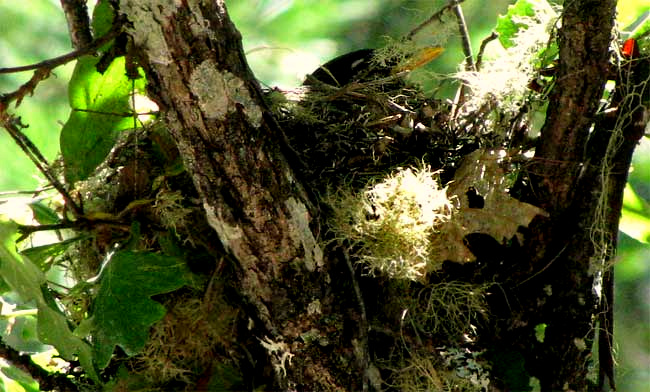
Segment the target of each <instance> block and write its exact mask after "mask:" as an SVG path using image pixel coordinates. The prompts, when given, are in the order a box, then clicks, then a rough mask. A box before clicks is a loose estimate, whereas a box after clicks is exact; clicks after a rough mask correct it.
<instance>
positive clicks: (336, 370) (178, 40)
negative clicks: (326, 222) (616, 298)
mask: <svg viewBox="0 0 650 392" xmlns="http://www.w3.org/2000/svg"><path fill="white" fill-rule="evenodd" d="M615 4H616V2H615V1H614V0H607V1H593V0H592V1H588V0H578V1H572V2H568V4H567V6H566V8H565V10H564V13H563V19H562V27H561V29H560V34H559V37H560V39H559V48H560V60H559V66H558V68H557V76H556V84H555V87H554V88H553V91H552V93H551V97H550V102H551V104H550V105H549V108H548V112H547V120H546V124H545V125H544V127H543V129H542V133H541V137H540V139H539V143H538V145H537V150H536V153H535V158H534V160H533V163H532V164H531V166H530V170H529V172H530V175H529V178H528V179H527V186H526V187H522V189H523V188H525V189H532V192H529V193H528V194H529V195H531V196H528V201H529V202H531V203H533V204H536V205H538V206H540V207H542V208H544V209H545V210H546V211H547V212H548V213H549V214H550V217H548V218H542V217H538V218H537V219H535V220H534V222H533V223H532V224H531V225H530V226H529V229H528V235H527V237H526V242H525V243H524V244H523V249H522V250H520V251H518V253H517V255H518V257H519V258H518V259H517V260H514V261H513V257H512V255H508V256H507V257H506V256H504V259H507V260H510V262H509V264H508V263H506V265H504V266H503V267H502V268H504V270H503V273H505V272H507V273H509V274H511V275H512V276H511V278H510V279H509V280H508V282H509V283H508V284H504V285H503V286H502V287H501V288H500V289H501V292H502V294H503V295H499V299H496V300H494V301H496V302H499V304H498V305H494V306H493V311H494V313H495V314H494V315H492V316H491V317H492V318H494V320H493V321H491V322H490V323H491V324H490V326H489V327H486V328H485V330H488V331H491V333H492V334H493V336H491V337H490V338H489V339H488V340H490V341H491V342H492V345H493V346H494V347H499V348H500V351H499V353H500V354H503V355H501V356H495V357H494V360H495V361H496V360H499V359H498V358H501V359H503V358H506V357H507V358H509V359H508V360H510V359H512V358H513V356H509V357H508V355H509V354H508V353H517V356H518V355H522V356H523V357H524V358H525V363H526V365H525V368H526V370H527V372H528V373H529V374H531V375H533V376H535V377H537V378H538V379H539V380H540V383H541V386H542V390H543V391H559V390H575V391H585V390H587V381H586V379H587V371H588V367H587V364H588V362H589V361H588V359H589V358H588V357H589V355H590V352H591V345H592V339H593V337H594V331H595V329H594V328H595V325H594V323H595V321H594V317H595V316H596V315H598V314H599V312H602V311H603V307H602V306H601V303H602V301H601V300H600V288H599V287H600V286H602V280H603V278H605V281H607V279H611V275H610V273H609V272H608V269H607V268H606V266H603V265H602V263H603V260H607V259H608V257H611V254H612V252H613V250H614V246H615V237H616V233H617V226H618V217H619V215H620V210H621V200H622V191H623V186H624V184H625V181H626V174H627V169H628V167H629V162H630V159H631V154H632V150H633V148H634V146H635V145H636V142H637V140H638V138H639V137H640V134H639V133H638V127H639V126H641V129H643V127H642V125H641V124H638V123H639V121H636V122H632V123H630V124H629V125H628V126H627V127H626V128H625V129H624V130H623V134H622V135H620V134H618V133H616V132H613V131H612V129H613V128H612V126H611V124H610V123H608V122H607V121H606V120H605V119H602V120H601V119H599V115H598V114H597V109H598V104H599V100H600V98H601V97H602V93H603V88H604V86H605V82H606V81H607V79H608V77H609V75H610V66H609V60H608V59H609V56H610V53H609V47H610V40H611V31H612V27H613V20H614V9H615ZM118 12H119V14H120V15H121V16H123V17H124V18H125V19H126V20H127V23H128V26H129V27H128V29H127V32H128V34H129V35H130V36H131V38H132V42H133V49H132V51H131V53H132V54H134V55H135V56H136V57H137V60H138V62H139V64H140V65H141V66H142V67H143V68H144V69H145V71H146V75H147V78H148V81H149V84H148V93H149V96H150V97H151V98H152V99H153V100H155V101H156V102H157V103H158V105H159V107H160V110H161V113H162V116H163V119H164V121H165V124H166V125H167V127H168V129H169V131H170V133H171V135H172V136H173V139H174V141H175V142H176V144H177V146H178V149H179V151H180V154H181V157H182V159H183V162H184V164H185V167H186V169H187V171H188V172H189V173H190V175H191V177H192V180H193V183H194V186H195V187H196V190H197V192H198V194H199V197H200V199H201V202H202V204H203V207H204V210H205V214H206V217H207V221H208V223H209V225H210V226H211V227H212V229H213V230H214V231H215V232H216V234H217V235H218V238H219V239H220V242H221V245H222V246H223V250H224V251H225V252H226V253H227V254H228V255H229V257H230V258H232V259H233V260H234V263H235V269H236V271H237V273H236V277H237V281H236V282H235V283H234V286H235V287H236V288H237V291H238V293H239V295H240V296H241V306H242V309H243V310H244V312H245V315H246V316H245V317H246V318H248V319H249V320H251V321H252V324H253V325H252V326H249V327H248V328H240V330H239V335H238V336H237V339H238V341H239V343H240V347H242V350H241V351H242V352H240V356H241V357H244V356H249V357H250V356H252V357H253V358H254V361H251V363H253V362H255V365H251V366H252V367H253V368H252V369H250V370H249V371H250V372H253V373H255V372H257V373H258V374H256V375H255V377H256V378H257V380H256V382H257V383H258V385H259V384H266V386H267V387H270V388H272V389H279V390H305V391H320V390H322V391H331V390H362V389H363V390H367V389H369V388H376V389H379V388H380V385H379V384H380V377H379V371H378V370H377V368H376V366H375V365H373V364H372V361H371V360H370V358H369V348H368V345H369V343H368V333H369V329H368V325H367V322H368V320H367V319H366V317H367V315H366V309H364V307H363V306H364V305H363V297H364V296H366V298H367V297H368V296H374V295H376V296H377V298H373V301H376V302H377V303H378V304H381V303H382V301H386V302H388V301H389V299H390V298H387V297H381V296H382V295H389V294H390V293H391V290H392V289H385V290H382V289H377V287H381V285H382V284H383V283H384V281H383V280H381V279H375V280H374V281H372V282H370V283H368V281H370V280H372V279H370V278H368V279H366V281H365V282H366V283H364V284H365V285H366V286H367V287H370V289H369V290H374V291H373V292H371V293H364V294H361V293H360V292H359V284H358V283H357V282H356V281H355V278H354V273H351V272H350V270H349V268H348V265H350V260H349V259H348V257H347V255H346V254H345V252H341V251H338V250H336V249H327V251H324V249H323V248H322V246H321V245H320V244H319V242H318V241H317V238H319V236H320V235H321V233H320V232H319V227H320V225H319V222H318V221H317V218H319V216H318V211H319V209H318V208H317V207H316V203H317V201H316V200H313V199H312V198H310V194H311V193H310V192H309V189H307V185H306V184H304V183H301V180H300V174H299V165H300V160H299V159H298V158H297V157H296V154H295V153H294V151H293V150H292V148H291V146H290V145H289V143H288V142H287V138H286V136H285V135H284V133H283V131H282V130H281V129H280V127H279V126H278V123H277V122H276V120H275V119H274V118H273V115H272V114H271V113H270V111H269V109H268V108H267V105H266V103H265V101H264V99H263V95H262V92H261V89H260V86H259V84H258V83H257V81H256V80H255V77H254V75H253V74H252V72H251V71H250V69H249V67H248V65H247V63H246V59H245V56H244V54H243V50H242V44H241V37H240V34H239V32H238V31H237V30H236V28H235V26H234V25H233V24H232V22H231V21H230V19H229V17H228V13H227V11H226V7H225V5H224V4H223V1H221V0H216V1H207V0H205V1H199V0H188V1H183V2H172V1H165V0H121V1H119V10H118ZM626 105H628V107H633V108H635V107H637V105H638V102H633V103H631V102H627V103H626ZM636 115H637V116H638V115H639V113H638V112H637V114H636ZM594 124H596V125H595V128H593V130H590V129H591V127H592V126H593V125H594ZM632 128H633V129H632ZM620 137H622V139H620V140H619V139H616V140H614V139H615V138H620ZM621 143H622V144H621ZM605 185H607V186H605ZM532 195H534V196H532ZM603 217H604V218H603ZM594 225H597V226H594ZM595 236H597V239H594V238H595ZM603 274H604V276H603ZM450 276H451V275H450ZM362 286H363V285H362ZM366 286H364V287H366ZM367 287H366V288H367ZM496 291H497V292H499V290H496ZM413 295H417V294H416V293H415V294H413ZM495 296H497V294H495ZM610 301H611V299H610ZM506 304H507V305H506ZM607 305H609V306H611V302H610V303H608V304H607ZM610 322H611V320H610ZM538 325H546V332H545V337H544V339H543V342H540V339H538V338H536V335H535V327H536V326H538ZM601 327H602V325H601ZM396 330H397V329H394V330H393V332H395V331H396ZM306 336H309V337H310V338H309V339H307V338H306ZM387 336H390V333H387ZM398 340H399V338H395V339H394V340H391V339H389V338H387V337H386V338H385V340H383V341H382V339H380V338H377V337H376V338H375V340H374V341H373V342H374V344H376V345H378V346H381V345H384V344H385V345H391V344H396V343H395V342H397V341H398ZM308 341H309V342H311V343H309V342H308ZM314 341H317V342H320V343H319V344H314V343H313V342H314ZM601 343H602V342H601ZM435 344H436V343H435V342H434V343H432V346H434V347H435ZM601 345H602V344H601ZM374 350H375V351H380V350H381V349H380V348H375V349H374ZM504 353H505V354H504ZM607 358H608V356H607V355H604V356H603V357H602V359H601V361H603V359H607ZM604 365H607V364H606V363H605V364H604ZM506 372H507V369H506V370H503V366H502V367H501V375H500V376H499V375H497V376H495V377H501V378H505V377H506V376H505V373H506ZM497 373H498V372H497ZM611 373H612V372H611V369H610V368H606V369H605V370H604V376H606V377H612V374H611ZM270 384H272V385H270ZM492 385H493V388H494V390H498V387H497V386H498V385H499V382H498V381H497V380H496V379H495V381H494V382H493V383H492ZM525 387H526V388H527V385H526V386H525ZM522 390H527V389H522Z"/></svg>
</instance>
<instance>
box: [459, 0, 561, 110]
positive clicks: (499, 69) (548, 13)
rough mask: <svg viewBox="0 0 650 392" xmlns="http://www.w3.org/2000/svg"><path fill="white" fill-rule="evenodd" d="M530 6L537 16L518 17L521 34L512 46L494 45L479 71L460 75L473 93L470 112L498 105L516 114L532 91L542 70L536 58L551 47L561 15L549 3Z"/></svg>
mask: <svg viewBox="0 0 650 392" xmlns="http://www.w3.org/2000/svg"><path fill="white" fill-rule="evenodd" d="M530 6H531V7H533V8H534V13H533V15H534V16H531V17H517V18H514V21H515V22H516V23H517V24H518V25H519V32H518V33H517V34H516V35H515V37H513V39H512V46H510V47H508V48H503V47H502V46H501V45H499V44H494V45H490V47H491V49H493V50H494V51H495V52H496V53H491V54H490V55H491V56H490V57H491V58H490V59H487V60H484V61H483V64H482V66H481V69H480V70H479V71H478V72H470V71H463V72H460V73H458V78H459V79H461V80H463V81H464V83H465V84H466V85H467V86H468V87H469V88H470V91H471V98H470V99H469V100H468V101H467V103H466V106H465V110H466V111H467V112H473V111H476V110H477V109H479V108H482V107H485V106H486V105H487V106H488V107H489V106H491V104H490V103H491V102H498V103H499V108H500V109H501V110H503V111H504V112H506V113H507V112H510V113H513V114H514V113H516V112H517V111H518V110H519V107H520V106H521V104H522V103H523V101H524V97H525V96H526V95H527V94H528V93H529V92H530V90H529V88H528V86H529V84H530V82H531V80H533V79H534V78H535V76H536V68H537V67H539V64H535V62H534V59H536V58H538V56H536V54H538V53H540V52H541V51H542V50H544V49H545V48H546V47H547V46H548V42H549V37H550V33H551V31H552V29H553V28H554V27H555V24H556V22H557V20H558V15H557V13H556V12H555V10H554V9H553V8H552V7H551V6H549V5H548V4H547V3H546V2H530ZM495 42H498V41H495Z"/></svg>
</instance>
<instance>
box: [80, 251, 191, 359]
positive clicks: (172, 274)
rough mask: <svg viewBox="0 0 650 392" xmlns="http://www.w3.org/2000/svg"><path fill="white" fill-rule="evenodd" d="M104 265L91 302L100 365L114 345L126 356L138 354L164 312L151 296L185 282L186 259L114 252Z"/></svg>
mask: <svg viewBox="0 0 650 392" xmlns="http://www.w3.org/2000/svg"><path fill="white" fill-rule="evenodd" d="M107 263H108V264H107V265H106V266H105V267H104V270H103V271H102V273H101V277H100V287H99V291H98V293H97V297H96V299H95V303H94V306H93V308H94V312H93V319H94V324H95V328H94V333H93V337H94V342H95V344H94V351H95V358H96V363H97V365H98V366H99V367H100V368H104V367H106V366H107V365H108V362H109V360H110V359H111V355H112V353H113V350H114V348H115V346H117V345H119V346H120V347H122V349H124V352H125V353H126V354H127V355H134V354H137V353H139V352H140V351H141V350H142V349H143V348H144V345H145V343H146V342H147V339H148V337H149V328H151V325H153V323H155V322H156V321H158V320H160V319H161V318H162V317H163V316H164V315H165V308H164V307H163V306H162V305H161V304H160V303H158V302H156V301H154V300H152V299H151V296H152V295H156V294H162V293H167V292H171V291H174V290H176V289H178V288H180V287H182V286H183V285H185V284H186V282H188V280H189V279H188V278H187V276H188V270H187V267H186V265H185V262H184V261H183V260H181V259H179V258H176V257H169V256H163V255H158V254H154V253H148V252H133V251H121V252H117V253H115V254H114V255H113V256H112V257H111V258H110V260H109V261H108V262H107Z"/></svg>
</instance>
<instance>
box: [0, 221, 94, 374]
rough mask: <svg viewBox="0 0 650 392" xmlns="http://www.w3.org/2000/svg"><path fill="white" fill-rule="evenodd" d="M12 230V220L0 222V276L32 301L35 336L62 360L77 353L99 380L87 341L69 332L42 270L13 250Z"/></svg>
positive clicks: (87, 371) (13, 237)
mask: <svg viewBox="0 0 650 392" xmlns="http://www.w3.org/2000/svg"><path fill="white" fill-rule="evenodd" d="M16 233H17V226H16V225H15V224H13V223H9V222H4V223H2V224H0V276H2V278H3V280H4V281H5V282H6V283H7V284H8V285H9V287H10V288H11V290H13V291H15V292H16V293H18V294H19V295H20V296H21V297H22V298H23V299H24V300H26V301H34V302H35V303H36V308H37V309H38V316H37V323H38V327H37V328H38V338H39V340H40V341H41V342H43V343H45V344H50V345H52V346H54V347H56V349H57V350H58V351H59V354H60V355H61V357H63V358H64V359H66V360H73V359H75V356H77V357H78V358H79V362H80V363H81V366H83V368H84V370H85V371H86V374H88V376H89V377H90V378H91V379H93V380H94V381H96V382H99V377H98V375H97V372H95V368H94V366H93V361H92V350H91V347H90V345H89V344H88V343H86V342H85V341H83V340H82V339H80V338H79V337H77V336H75V335H73V334H72V331H71V330H70V328H69V326H68V321H67V319H66V317H65V315H63V313H61V311H59V309H58V308H57V307H56V304H55V302H54V298H53V297H52V296H51V295H50V294H49V292H48V290H46V289H44V288H45V287H46V279H45V275H44V274H43V272H41V270H40V269H39V268H38V267H37V266H36V265H34V263H32V262H31V261H30V260H29V259H28V258H26V257H24V256H23V257H21V256H19V255H18V254H17V253H16V252H15V246H14V244H13V241H14V240H15V237H16Z"/></svg>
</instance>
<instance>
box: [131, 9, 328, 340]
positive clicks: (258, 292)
mask: <svg viewBox="0 0 650 392" xmlns="http://www.w3.org/2000/svg"><path fill="white" fill-rule="evenodd" d="M119 7H120V10H119V12H120V13H121V14H122V15H123V16H124V17H126V18H127V19H128V21H129V27H128V28H127V32H128V33H129V34H130V35H131V37H132V39H133V44H134V47H135V48H134V53H135V54H137V56H138V62H139V64H140V65H142V66H143V67H144V68H145V71H146V75H147V78H148V79H149V91H148V93H149V95H150V96H151V98H152V99H154V100H155V101H156V102H157V103H158V105H159V106H160V108H161V112H162V113H163V115H164V120H165V122H166V124H167V126H168V127H169V129H170V132H171V134H172V135H173V138H174V140H175V142H176V143H177V145H178V147H179V150H180V153H181V155H182V158H183V162H184V164H185V167H186V169H187V170H188V172H189V173H190V175H191V176H192V179H193V181H194V184H195V186H196V188H197V191H198V193H199V195H200V197H201V199H202V202H203V206H204V209H205V212H206V215H207V219H208V222H209V223H210V225H211V227H212V228H213V229H214V230H215V231H216V232H217V233H218V235H219V238H220V240H221V243H222V245H223V247H224V248H225V249H226V251H227V252H229V253H230V254H231V255H232V256H233V258H234V259H235V260H236V261H237V262H238V266H239V271H240V275H239V278H240V282H239V286H240V289H241V291H242V294H243V296H244V297H245V298H246V301H247V302H249V303H250V305H252V308H253V309H255V310H256V311H255V313H256V314H253V315H251V316H252V317H253V318H254V319H256V320H257V321H258V322H261V324H262V325H263V328H264V329H265V330H266V332H265V333H268V334H269V336H271V338H275V336H277V335H278V334H280V331H279V324H281V323H282V322H283V321H286V320H283V319H282V317H287V315H288V314H290V313H291V312H287V311H286V310H281V309H280V304H287V303H291V301H290V300H288V299H287V298H283V297H282V296H283V293H284V292H285V291H283V290H280V291H278V290H276V288H277V287H278V286H280V287H281V286H282V283H281V277H282V273H283V269H285V268H286V266H288V264H289V262H291V263H292V265H293V266H294V267H295V265H302V266H303V267H304V268H302V270H304V271H305V273H312V274H318V273H321V272H322V267H323V254H322V251H321V250H320V248H319V246H318V244H317V242H316V239H315V238H314V235H313V234H312V231H311V230H310V229H309V228H310V224H311V219H312V218H313V209H312V207H311V206H310V203H309V200H308V197H307V196H306V193H305V192H304V190H303V188H302V186H301V184H299V183H298V182H297V181H296V180H295V178H296V177H295V176H294V175H293V173H292V170H291V168H290V166H289V164H288V163H287V159H286V158H285V156H284V155H283V154H282V134H281V131H280V130H279V129H278V127H277V126H276V125H275V123H274V121H273V119H272V118H271V117H270V116H269V115H268V114H267V110H266V108H265V104H264V102H263V100H262V96H261V92H260V87H259V85H258V83H257V81H256V80H255V78H254V77H253V75H252V73H251V71H250V69H249V68H248V65H247V64H246V62H245V59H244V55H243V49H242V46H241V37H240V36H239V32H238V31H237V30H236V29H235V27H234V26H233V25H232V23H231V22H230V20H229V18H228V15H227V12H226V9H225V6H224V5H223V3H222V2H221V1H198V0H195V1H183V2H180V1H173V0H145V1H143V0H137V1H136V0H122V1H121V2H120V4H119ZM323 275H325V273H323ZM323 279H325V277H324V276H323ZM276 304H277V305H276ZM298 311H300V310H298ZM305 312H306V310H305Z"/></svg>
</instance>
